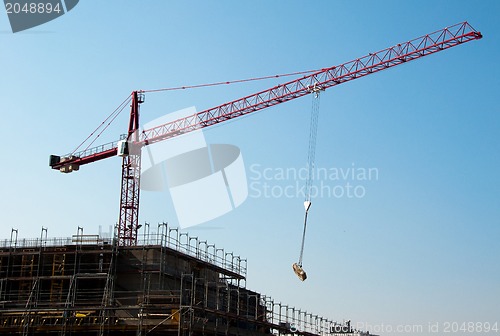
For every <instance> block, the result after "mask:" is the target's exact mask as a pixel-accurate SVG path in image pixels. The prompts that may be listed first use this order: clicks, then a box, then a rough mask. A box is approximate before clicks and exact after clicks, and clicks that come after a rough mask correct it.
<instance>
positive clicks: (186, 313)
mask: <svg viewBox="0 0 500 336" xmlns="http://www.w3.org/2000/svg"><path fill="white" fill-rule="evenodd" d="M146 228H148V225H146ZM46 232H47V231H46V229H42V234H41V236H40V238H37V239H18V238H17V230H13V231H12V236H11V239H8V240H4V241H2V242H1V245H0V325H1V330H2V335H26V336H27V335H99V336H101V335H270V334H272V335H288V334H297V335H326V334H337V333H340V334H343V335H345V334H352V335H368V333H365V332H361V331H356V330H352V328H351V327H350V322H349V321H345V322H344V323H342V324H339V323H337V322H334V321H331V320H328V319H326V318H323V317H321V316H318V315H313V314H312V313H309V312H306V311H302V310H300V309H296V308H294V307H291V306H288V305H285V304H283V303H281V302H276V301H274V300H273V299H271V297H269V296H266V295H263V294H261V293H258V292H255V291H252V290H249V289H246V288H245V277H246V270H247V260H246V259H243V258H241V257H240V256H237V255H235V254H234V253H233V252H227V251H225V250H224V249H223V248H218V247H216V246H215V245H213V244H209V243H208V242H207V241H202V240H199V239H198V237H192V236H190V235H189V234H187V233H184V232H180V231H179V229H178V228H170V227H168V226H167V224H164V223H162V224H159V225H158V233H154V234H149V233H145V234H143V235H139V239H138V243H137V245H134V246H118V244H117V241H116V240H115V239H112V238H102V237H101V236H100V235H84V234H83V229H82V228H79V229H78V233H77V234H76V235H74V236H72V237H71V238H47V237H46ZM337 331H338V332H337Z"/></svg>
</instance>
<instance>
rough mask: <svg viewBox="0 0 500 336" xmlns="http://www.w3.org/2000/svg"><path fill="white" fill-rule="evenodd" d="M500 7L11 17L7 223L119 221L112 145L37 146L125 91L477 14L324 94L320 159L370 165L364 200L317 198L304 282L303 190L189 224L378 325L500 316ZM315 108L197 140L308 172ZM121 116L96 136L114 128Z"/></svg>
mask: <svg viewBox="0 0 500 336" xmlns="http://www.w3.org/2000/svg"><path fill="white" fill-rule="evenodd" d="M499 12H500V4H499V3H498V2H497V1H481V2H470V1H418V2H417V1H412V2H410V1H405V2H402V1H385V0H383V1H377V2H375V1H315V2H312V3H309V2H305V1H260V0H257V1H237V2H235V1H211V2H208V1H159V0H157V1H147V2H139V1H118V0H108V1H105V2H104V1H91V0H87V1H83V0H82V1H80V3H79V4H78V6H77V7H75V8H74V9H73V10H72V11H71V12H69V13H68V14H66V15H64V16H62V17H60V18H58V19H56V20H54V21H52V22H49V23H47V24H45V25H42V26H39V27H36V28H34V29H31V30H28V31H25V32H21V33H16V34H12V32H11V31H10V26H9V22H8V18H7V15H6V14H5V12H2V13H1V14H0V40H1V42H2V46H3V48H2V52H1V53H0V61H1V64H2V65H3V66H2V71H1V77H0V78H1V79H0V92H1V93H0V95H1V98H2V111H3V112H2V116H3V125H4V137H3V139H4V140H3V141H4V150H3V151H4V154H3V155H2V159H1V160H2V166H1V167H2V168H1V169H2V175H3V183H2V188H0V200H1V204H2V211H0V222H1V223H2V224H1V226H0V237H3V238H9V237H10V232H11V229H12V228H17V229H18V230H19V236H20V237H37V236H39V235H40V230H41V227H42V226H44V227H47V228H48V234H49V236H57V237H61V236H62V237H64V236H70V235H72V234H74V233H76V231H77V227H78V226H83V227H84V230H85V233H97V232H98V230H99V226H102V227H103V228H104V230H107V227H109V226H110V225H114V223H115V222H116V220H117V217H118V200H119V184H120V160H119V159H118V158H112V159H108V160H106V161H103V162H97V163H93V164H90V165H88V166H85V167H82V168H81V169H80V171H79V172H77V173H75V174H69V175H62V174H59V173H57V172H55V171H52V170H50V169H49V167H48V156H49V155H50V154H65V153H67V152H70V151H71V150H72V149H74V147H76V146H77V145H78V144H79V143H80V142H81V141H82V140H83V139H85V138H86V137H87V136H88V134H89V133H90V132H91V131H92V130H93V129H94V128H95V127H97V126H98V125H99V124H100V123H101V122H102V120H104V118H106V116H107V115H108V114H110V113H111V112H112V111H113V110H114V109H115V108H116V107H117V106H118V105H119V104H120V103H121V102H122V101H123V100H124V99H125V98H126V97H127V95H129V94H130V92H131V91H132V90H136V89H156V88H164V87H175V86H181V85H190V84H199V83H210V82H218V81H227V80H235V79H242V78H250V77H259V76H266V75H274V74H282V73H289V72H295V71H302V70H309V69H317V68H323V67H328V66H333V65H337V64H340V63H343V62H346V61H349V60H352V59H355V58H358V57H361V56H364V55H366V54H367V53H369V52H373V51H377V50H380V49H383V48H386V47H389V46H392V45H394V44H397V43H399V42H404V41H407V40H409V39H412V38H416V37H419V36H421V35H424V34H427V33H430V32H433V31H435V30H438V29H441V28H444V27H446V26H449V25H452V24H455V23H458V22H461V21H469V23H470V24H471V25H472V26H473V27H474V28H475V29H477V30H479V31H481V32H482V33H483V36H484V38H483V39H482V40H479V41H473V42H470V43H467V44H465V45H462V46H458V47H456V48H452V49H450V50H447V51H443V52H441V53H438V54H435V55H432V56H429V57H425V58H423V59H420V60H417V61H415V62H411V63H408V64H405V65H402V66H398V67H395V68H393V69H390V70H387V71H384V72H381V73H378V74H375V75H373V76H368V77H366V78H362V79H359V80H356V81H352V82H349V83H346V84H343V85H340V86H337V87H334V88H332V89H329V90H328V91H326V92H324V93H323V94H322V96H321V106H320V119H319V130H318V131H319V134H318V140H317V141H318V145H317V150H316V162H317V165H318V166H319V167H323V168H326V169H330V168H336V169H340V168H342V169H348V168H353V167H356V168H360V169H368V168H375V169H376V170H377V172H378V175H377V178H376V179H375V178H373V179H371V180H362V181H361V180H356V181H353V182H354V183H356V185H359V186H361V188H362V189H363V190H364V192H365V193H364V195H363V197H353V198H348V197H328V196H324V195H323V197H318V198H316V199H313V206H312V208H311V212H310V218H309V224H308V231H307V240H306V247H305V255H304V268H305V270H306V271H307V272H308V275H309V279H308V280H307V281H305V282H304V283H302V282H300V281H299V280H298V279H297V278H296V277H295V275H294V274H293V272H292V269H291V264H292V263H293V262H296V261H297V258H298V253H299V248H300V236H301V230H302V220H303V206H302V201H303V199H302V198H295V197H291V198H290V197H268V198H266V197H248V199H247V200H246V201H245V203H243V204H242V205H241V206H240V207H238V208H237V209H236V210H234V211H232V212H230V213H228V214H227V215H224V216H222V217H220V218H217V219H215V220H213V221H211V222H209V223H206V224H202V225H200V226H198V227H193V228H191V229H190V230H189V232H190V233H191V234H192V235H197V236H199V237H200V239H203V240H205V239H206V240H208V241H209V242H214V243H216V244H217V245H218V246H221V247H224V248H225V249H226V250H227V251H234V252H235V253H236V254H239V255H241V256H243V257H245V258H247V259H248V267H249V274H248V279H247V286H248V287H249V288H251V289H254V290H257V291H259V292H262V293H265V294H268V295H271V296H272V297H273V298H275V299H276V300H278V301H282V302H284V303H287V304H290V305H292V306H295V307H297V308H302V309H305V310H308V311H310V312H312V313H315V314H320V315H323V316H325V317H328V318H331V319H333V320H342V319H348V318H349V319H352V320H353V321H354V322H359V323H365V324H366V325H370V326H374V327H375V328H371V329H372V330H373V329H375V331H377V328H378V329H379V330H380V333H381V334H385V335H386V334H391V333H390V332H387V331H388V329H387V326H388V325H390V326H393V327H394V328H395V326H398V325H422V326H424V327H423V331H422V332H408V333H406V334H409V335H413V334H415V335H426V334H429V335H431V334H432V333H429V332H427V331H428V330H427V329H428V325H429V323H435V322H439V323H441V324H440V326H441V331H442V328H443V326H444V323H445V322H457V323H463V322H489V323H495V322H497V323H498V324H499V327H500V320H499V313H500V301H499V298H500V286H498V284H499V283H500V259H499V258H500V247H499V244H498V240H499V238H500V219H499V218H500V204H499V203H500V178H499V175H498V172H499V171H500V156H499V151H500V138H499V136H498V134H499V132H498V130H499V129H500V113H499V112H500V111H499V107H498V106H499V99H498V92H499V89H500V85H499V84H500V83H499V78H500V70H499V68H498V65H497V56H496V55H497V54H498V52H499V45H500V44H499V34H500V23H499V22H498V13H499ZM284 80H285V79H281V80H277V81H276V80H274V81H267V82H252V83H249V84H237V85H236V84H235V85H230V86H221V87H212V88H205V89H193V90H184V91H170V92H163V93H151V94H148V95H147V97H146V103H145V104H144V105H143V106H142V110H141V118H142V121H143V122H144V123H145V122H148V121H150V120H153V119H155V118H157V117H160V116H163V115H164V114H166V113H168V112H173V111H176V110H179V109H181V108H185V107H189V106H196V107H197V109H198V110H202V109H206V108H209V107H212V106H216V105H218V104H221V103H224V102H228V101H231V100H233V99H236V98H239V97H241V96H243V95H248V94H251V93H253V92H257V91H260V90H262V89H265V88H268V87H271V86H273V85H275V84H276V83H278V82H282V81H284ZM310 107H311V97H304V98H301V99H298V100H296V101H292V102H288V103H286V104H281V105H279V106H276V107H273V108H271V109H269V110H264V111H262V112H260V113H257V114H256V115H253V116H249V117H247V118H242V119H241V120H237V121H234V122H230V123H227V124H226V125H222V126H218V127H215V128H213V129H208V130H207V131H206V132H205V137H206V139H207V142H209V143H230V144H233V145H236V146H238V147H239V148H240V149H241V152H242V155H243V159H244V162H245V166H246V168H247V178H248V179H249V182H250V181H251V180H252V178H254V179H255V178H256V174H255V173H252V171H251V169H250V168H251V167H254V171H255V170H260V171H262V170H263V169H266V168H269V169H271V170H276V169H287V168H290V169H299V168H300V167H303V166H304V165H305V163H306V160H307V141H308V132H309V129H308V122H309V113H310ZM126 114H127V112H125V113H124V114H123V115H122V116H121V117H120V118H118V119H117V120H116V122H115V123H114V124H113V125H112V126H111V127H110V129H109V130H108V132H107V133H106V134H105V135H103V138H102V139H100V140H98V141H97V143H105V142H107V141H111V140H115V139H117V138H118V136H119V135H120V134H121V133H124V132H125V131H126V127H127V115H126ZM97 143H96V144H97ZM257 180H258V182H263V181H262V179H257ZM336 182H339V181H331V180H327V181H325V183H327V184H328V185H329V186H331V185H332V183H336ZM340 182H345V181H340ZM269 183H270V184H272V185H274V186H277V188H278V187H280V186H281V187H284V186H287V185H289V184H294V183H295V181H292V180H290V179H287V180H281V181H280V180H278V179H277V178H275V179H271V180H270V181H269ZM140 220H141V222H144V221H148V222H150V223H152V226H155V225H156V223H157V222H161V221H168V222H170V223H171V224H172V225H176V217H175V211H174V209H173V206H172V202H171V200H170V198H169V195H168V193H165V194H158V193H147V192H144V193H143V194H142V195H141V213H140ZM360 326H362V325H360ZM383 326H386V327H385V329H384V327H383ZM392 334H395V333H392ZM492 334H493V333H492Z"/></svg>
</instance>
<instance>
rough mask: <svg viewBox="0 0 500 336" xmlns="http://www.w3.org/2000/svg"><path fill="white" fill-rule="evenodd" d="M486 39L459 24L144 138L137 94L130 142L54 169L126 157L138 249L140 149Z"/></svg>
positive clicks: (125, 217) (126, 189)
mask: <svg viewBox="0 0 500 336" xmlns="http://www.w3.org/2000/svg"><path fill="white" fill-rule="evenodd" d="M481 38H482V35H481V33H480V32H478V31H476V30H474V28H472V26H470V25H469V23H468V22H462V23H458V24H456V25H453V26H450V27H447V28H444V29H441V30H438V31H435V32H433V33H430V34H427V35H424V36H421V37H419V38H416V39H413V40H410V41H408V42H404V43H400V44H397V45H395V46H392V47H389V48H386V49H383V50H380V51H378V52H374V53H369V54H368V55H366V56H363V57H361V58H357V59H354V60H352V61H349V62H346V63H343V64H340V65H337V66H332V67H329V68H324V69H321V70H319V71H317V72H314V73H312V74H310V75H306V76H303V77H301V78H299V79H295V80H292V81H289V82H287V83H284V84H279V85H277V86H274V87H272V88H270V89H267V90H264V91H261V92H258V93H255V94H252V95H249V96H246V97H243V98H240V99H237V100H234V101H231V102H228V103H225V104H222V105H219V106H216V107H213V108H210V109H207V110H204V111H201V112H198V113H196V114H193V115H191V116H187V117H184V118H181V119H178V120H174V121H172V122H169V123H166V124H163V125H160V126H157V127H154V128H151V129H147V130H144V131H142V132H140V133H139V132H138V129H139V106H140V104H141V103H143V102H144V92H143V91H134V92H132V94H131V108H130V120H129V128H128V133H127V139H126V140H122V141H116V142H112V143H110V144H107V145H103V146H99V147H96V148H91V149H88V150H85V151H82V152H78V153H71V154H68V155H65V156H62V157H60V156H57V155H51V156H50V161H49V165H50V167H51V168H52V169H56V170H59V171H61V172H64V173H69V172H72V171H76V170H78V169H79V167H80V166H82V165H85V164H88V163H92V162H95V161H99V160H102V159H106V158H109V157H113V156H117V155H119V156H123V163H122V183H121V199H120V217H119V222H118V227H117V239H118V240H119V244H120V245H124V246H128V245H135V244H136V243H137V230H138V229H139V227H140V226H139V223H138V217H139V190H140V163H141V159H140V149H141V148H142V147H144V146H147V145H150V144H153V143H156V142H159V141H164V140H167V139H170V138H173V137H177V136H179V135H182V134H185V133H189V132H192V131H194V130H197V129H201V128H204V127H209V126H212V125H216V124H219V123H223V122H225V121H228V120H231V119H234V118H238V117H240V116H244V115H247V114H250V113H253V112H257V111H260V110H262V109H266V108H268V107H271V106H274V105H278V104H281V103H285V102H287V101H290V100H293V99H296V98H300V97H303V96H305V95H308V94H310V93H312V92H314V90H313V88H317V89H321V90H326V89H328V88H331V87H333V86H336V85H339V84H342V83H346V82H349V81H351V80H354V79H357V78H361V77H364V76H367V75H370V74H373V73H376V72H379V71H382V70H385V69H389V68H392V67H394V66H397V65H401V64H404V63H407V62H409V61H413V60H416V59H419V58H422V57H424V56H428V55H432V54H434V53H437V52H439V51H442V50H446V49H449V48H452V47H455V46H458V45H461V44H463V43H466V42H469V41H473V40H478V39H481Z"/></svg>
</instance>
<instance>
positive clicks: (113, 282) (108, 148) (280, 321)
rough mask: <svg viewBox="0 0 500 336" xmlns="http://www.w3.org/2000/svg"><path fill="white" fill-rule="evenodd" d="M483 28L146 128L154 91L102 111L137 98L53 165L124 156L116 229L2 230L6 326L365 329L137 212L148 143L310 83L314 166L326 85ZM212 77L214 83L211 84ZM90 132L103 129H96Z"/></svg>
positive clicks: (65, 169)
mask: <svg viewBox="0 0 500 336" xmlns="http://www.w3.org/2000/svg"><path fill="white" fill-rule="evenodd" d="M481 37H482V35H481V33H479V32H477V31H475V30H474V29H473V28H472V27H471V26H470V25H469V24H468V23H467V22H463V23H459V24H457V25H453V26H451V27H447V28H445V29H442V30H439V31H436V32H434V33H431V34H428V35H425V36H422V37H419V38H417V39H414V40H411V41H408V42H405V43H401V44H397V45H395V46H393V47H390V48H387V49H383V50H381V51H378V52H375V53H370V54H368V55H366V56H364V57H361V58H357V59H355V60H353V61H350V62H346V63H343V64H341V65H338V66H333V67H329V68H324V69H321V70H315V71H312V73H310V74H307V75H304V76H302V77H300V78H299V79H295V80H292V81H289V82H287V83H285V84H280V85H277V86H274V87H272V88H270V89H268V90H264V91H261V92H259V93H256V94H253V95H249V96H246V97H244V98H241V99H238V100H234V101H232V102H229V103H225V104H222V105H219V106H216V107H213V108H210V109H207V110H204V111H202V112H198V113H196V114H193V115H189V116H186V117H183V118H180V119H176V120H173V121H170V122H168V123H166V124H162V125H159V126H155V127H153V128H150V129H144V130H142V129H141V128H140V121H139V111H140V106H141V105H142V104H143V103H144V102H145V94H146V93H148V91H133V92H132V94H131V95H130V96H129V97H128V98H127V99H126V100H125V101H124V102H123V103H122V104H121V105H120V106H119V108H117V109H116V110H115V112H113V113H112V114H111V115H110V116H109V117H108V119H106V120H105V122H103V123H102V125H104V124H105V123H106V122H107V120H114V119H115V118H116V116H117V115H118V113H119V112H121V111H122V110H123V109H124V108H125V107H127V106H130V117H129V123H128V132H127V134H126V135H125V136H123V137H121V138H120V140H119V141H115V142H112V143H108V144H105V145H101V146H98V147H94V148H90V145H88V146H87V148H85V149H83V150H80V151H76V150H75V151H73V152H72V153H69V154H66V155H63V156H58V155H51V156H50V161H49V165H50V168H51V169H54V170H56V171H59V172H62V173H71V172H76V171H78V170H79V169H80V167H81V166H83V165H86V164H90V163H93V162H96V161H99V160H103V159H107V158H111V157H116V156H119V157H121V158H122V165H121V168H122V171H121V192H120V209H119V219H118V222H117V223H116V226H115V229H114V231H113V233H112V234H110V235H109V237H108V236H106V237H105V236H103V235H101V234H98V235H87V234H84V233H83V228H81V227H78V230H77V234H75V235H73V236H72V237H69V238H48V237H47V229H46V228H42V231H41V235H40V236H39V238H35V239H26V238H19V237H18V231H17V229H12V232H11V236H10V239H5V240H3V241H0V329H1V334H2V335H23V336H28V335H33V336H35V335H61V336H63V335H75V336H78V335H82V336H87V335H97V336H104V335H129V336H132V335H135V336H145V335H151V336H153V335H179V336H181V335H243V336H245V335H291V334H294V335H311V336H312V335H359V336H361V335H369V331H359V330H355V329H354V328H353V327H352V326H351V322H350V320H344V321H342V322H336V321H335V320H329V319H327V318H324V317H322V316H319V315H316V314H313V313H310V312H307V311H304V310H301V309H299V308H294V307H292V306H289V305H287V304H283V303H281V302H279V301H274V300H273V299H272V298H271V297H270V296H268V295H264V294H261V293H259V292H256V291H253V290H250V289H247V288H246V276H247V260H246V259H244V258H242V257H240V256H238V255H236V254H234V253H233V252H228V251H225V250H224V248H219V247H216V246H215V245H214V244H211V243H209V242H207V241H205V240H201V239H199V238H198V237H194V236H191V235H189V234H188V233H187V232H181V231H180V229H179V228H178V227H177V226H169V225H167V224H166V223H161V224H158V226H157V228H156V227H155V230H154V232H153V233H150V230H149V226H150V225H149V224H147V223H146V224H145V225H143V224H139V192H140V189H141V187H140V178H141V149H143V148H145V147H146V146H150V145H152V144H155V143H159V142H162V141H166V140H169V139H172V138H174V137H177V136H180V135H183V134H186V133H190V132H193V131H196V130H199V129H201V128H205V127H209V126H212V125H216V124H219V123H223V122H225V121H228V120H232V119H234V118H238V117H240V116H244V115H247V114H250V113H254V112H257V111H260V110H263V109H266V108H269V107H272V106H275V105H278V104H281V103H285V102H288V101H290V100H293V99H296V98H300V97H303V96H306V95H311V96H312V97H313V111H312V113H311V131H310V138H309V152H308V167H309V168H310V169H312V167H314V152H315V143H316V132H317V122H318V120H317V119H318V113H319V99H318V98H319V95H320V93H322V92H323V91H325V90H326V89H329V88H331V87H334V86H336V85H339V84H342V83H345V82H348V81H351V80H354V79H357V78H361V77H364V76H367V75H371V74H373V73H377V72H379V71H382V70H385V69H388V68H391V67H395V66H398V65H402V64H406V63H408V62H409V61H412V60H416V59H419V58H421V57H424V56H428V55H432V54H434V53H436V52H440V51H443V50H446V49H449V48H451V47H455V46H458V45H461V44H463V43H466V42H469V41H473V40H478V39H481ZM304 73H306V72H302V73H301V74H302V75H303V74H304ZM256 79H259V78H254V79H252V80H256ZM260 79H262V78H260ZM223 84H229V82H224V83H223ZM210 85H215V84H207V85H206V86H210ZM182 89H185V87H183V88H182ZM165 90H169V89H165ZM153 91H154V92H157V91H161V90H150V92H153ZM117 111H118V112H117ZM104 129H105V128H104ZM91 135H96V136H95V139H97V138H98V137H99V136H100V135H101V133H98V134H97V133H92V134H91ZM89 138H90V136H89ZM87 139H88V138H87ZM95 139H94V140H95ZM92 143H93V141H92V142H90V144H92ZM77 149H78V148H77ZM203 150H206V148H203ZM207 151H208V150H207ZM193 152H194V151H193ZM212 165H213V166H215V164H214V163H213V162H212ZM188 168H189V166H188ZM212 168H214V167H212ZM224 169H225V167H222V166H221V167H215V168H214V169H213V171H211V172H210V174H212V175H213V176H215V175H217V176H218V177H219V178H220V181H222V183H223V190H224V192H226V193H227V189H230V183H231V176H230V172H227V171H225V170H224ZM212 175H210V176H212ZM203 177H207V176H205V175H204V176H203ZM313 182H314V181H313V178H312V175H311V174H310V175H309V176H308V179H307V181H306V190H309V192H308V194H307V195H305V196H306V200H305V202H304V208H305V218H304V226H303V235H302V245H301V249H300V257H299V260H298V262H297V263H294V264H293V271H294V272H295V273H296V275H297V276H298V277H299V279H300V280H301V281H304V280H306V278H307V276H306V273H305V271H304V269H303V268H302V254H303V251H304V239H305V233H306V223H307V215H308V211H309V208H310V206H311V192H310V190H311V186H312V184H313ZM177 187H178V185H177ZM195 193H199V190H196V192H195ZM209 196H210V195H209ZM213 197H215V196H213ZM191 198H192V197H191ZM191 198H189V197H188V200H189V201H191ZM233 201H234V199H233ZM241 202H242V201H241ZM190 205H192V204H191V203H190ZM193 209H198V208H196V207H195V206H192V207H190V208H189V211H195V210H193ZM196 211H198V210H196ZM200 211H201V210H200ZM107 224H109V223H107ZM240 238H241V237H240ZM290 273H291V272H290ZM294 280H296V279H294ZM325 300H328V302H332V300H329V299H326V298H325Z"/></svg>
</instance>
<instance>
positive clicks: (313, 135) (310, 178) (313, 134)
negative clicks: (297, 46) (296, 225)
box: [292, 83, 324, 281]
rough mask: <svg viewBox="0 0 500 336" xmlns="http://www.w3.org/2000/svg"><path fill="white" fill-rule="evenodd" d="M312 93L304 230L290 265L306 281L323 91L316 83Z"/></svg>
mask: <svg viewBox="0 0 500 336" xmlns="http://www.w3.org/2000/svg"><path fill="white" fill-rule="evenodd" d="M309 90H311V92H312V93H313V98H312V107H311V122H310V126H309V127H310V129H309V148H308V151H307V179H306V186H305V195H304V196H305V199H304V210H305V214H304V229H303V231H302V243H301V245H300V254H299V261H298V262H296V263H294V264H293V265H292V268H293V271H294V272H295V274H297V276H298V277H299V279H300V280H302V281H304V280H305V279H307V274H306V272H305V271H304V269H303V268H302V258H303V256H304V244H305V241H306V228H307V215H308V214H309V209H310V208H311V204H312V203H311V192H312V186H313V183H314V165H315V160H316V139H317V136H318V119H319V98H320V92H321V91H322V90H324V89H323V88H321V86H320V85H318V84H317V83H316V84H314V86H313V87H312V88H309Z"/></svg>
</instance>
